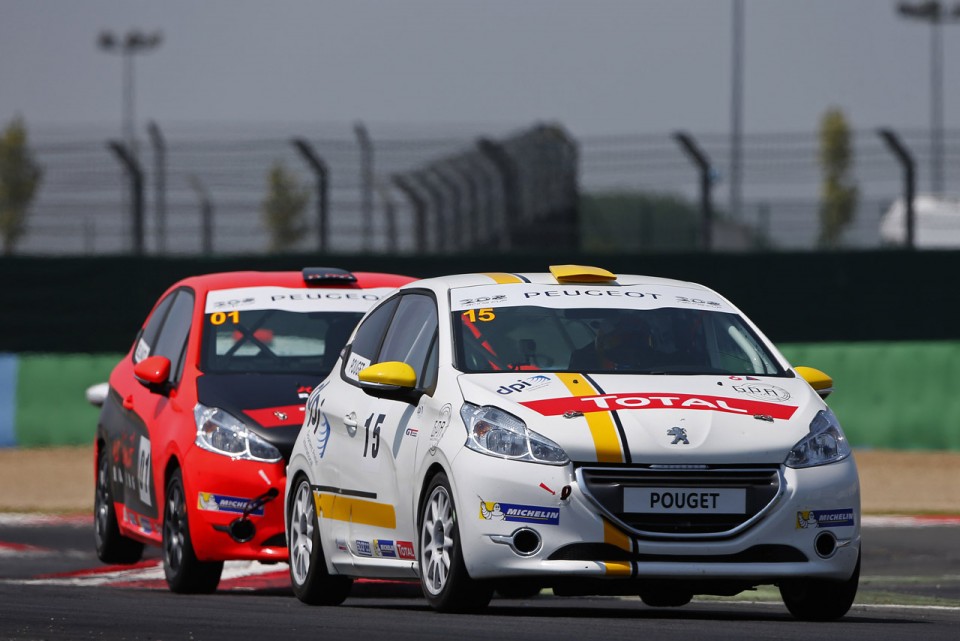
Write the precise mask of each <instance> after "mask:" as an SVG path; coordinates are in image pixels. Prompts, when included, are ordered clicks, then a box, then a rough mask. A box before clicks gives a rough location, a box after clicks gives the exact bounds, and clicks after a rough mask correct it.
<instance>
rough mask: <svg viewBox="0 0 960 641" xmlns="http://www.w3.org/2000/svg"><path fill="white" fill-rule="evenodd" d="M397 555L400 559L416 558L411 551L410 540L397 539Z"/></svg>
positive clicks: (411, 544)
mask: <svg viewBox="0 0 960 641" xmlns="http://www.w3.org/2000/svg"><path fill="white" fill-rule="evenodd" d="M397 556H398V557H400V558H401V559H409V560H411V561H413V560H414V559H416V558H417V555H416V553H415V552H414V551H413V543H411V542H410V541H397Z"/></svg>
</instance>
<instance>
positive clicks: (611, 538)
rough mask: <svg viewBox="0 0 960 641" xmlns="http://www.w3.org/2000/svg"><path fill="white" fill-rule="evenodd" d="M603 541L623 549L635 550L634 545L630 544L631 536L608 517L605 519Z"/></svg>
mask: <svg viewBox="0 0 960 641" xmlns="http://www.w3.org/2000/svg"><path fill="white" fill-rule="evenodd" d="M603 542H604V543H609V544H610V545H615V546H617V547H618V548H620V549H621V550H626V551H627V552H633V547H632V546H631V545H630V537H629V536H627V535H626V534H624V533H623V532H622V531H621V530H620V529H619V528H617V526H615V525H614V524H613V523H611V522H610V521H608V520H607V519H603Z"/></svg>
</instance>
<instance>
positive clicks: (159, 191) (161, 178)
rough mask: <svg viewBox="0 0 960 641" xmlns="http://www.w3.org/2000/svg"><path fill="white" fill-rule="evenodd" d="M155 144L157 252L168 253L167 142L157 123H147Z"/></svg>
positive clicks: (154, 200) (154, 202)
mask: <svg viewBox="0 0 960 641" xmlns="http://www.w3.org/2000/svg"><path fill="white" fill-rule="evenodd" d="M147 132H148V133H149V134H150V143H151V145H152V146H153V175H154V177H153V188H154V192H153V193H154V196H153V207H154V213H155V214H156V216H157V221H156V222H157V253H158V254H160V255H163V254H166V253H167V143H166V141H165V140H164V138H163V133H162V132H161V131H160V127H159V126H158V125H157V123H155V122H153V121H150V123H149V124H148V125H147Z"/></svg>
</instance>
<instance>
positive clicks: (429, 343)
mask: <svg viewBox="0 0 960 641" xmlns="http://www.w3.org/2000/svg"><path fill="white" fill-rule="evenodd" d="M437 325H438V321H437V304H436V303H435V302H434V300H433V298H431V297H430V296H426V295H424V294H406V295H404V296H402V297H401V298H400V305H399V306H398V307H397V314H396V316H394V319H393V322H392V323H391V324H390V329H389V330H387V335H386V337H385V338H384V340H383V347H382V348H381V349H380V354H379V356H378V357H377V362H381V363H382V362H384V361H402V362H404V363H406V364H408V365H409V366H410V367H412V368H413V370H414V371H415V372H416V373H417V385H418V386H419V387H424V385H425V384H426V383H427V378H429V377H427V376H425V375H424V374H425V372H426V371H427V368H426V364H427V357H428V356H429V355H430V350H431V348H432V347H433V346H434V343H435V342H436V341H435V340H434V337H435V336H436V334H437Z"/></svg>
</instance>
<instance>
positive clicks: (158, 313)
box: [133, 290, 179, 364]
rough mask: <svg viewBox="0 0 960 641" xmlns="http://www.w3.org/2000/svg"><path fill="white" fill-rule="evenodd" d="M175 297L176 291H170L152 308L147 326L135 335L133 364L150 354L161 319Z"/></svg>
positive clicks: (161, 322) (164, 316)
mask: <svg viewBox="0 0 960 641" xmlns="http://www.w3.org/2000/svg"><path fill="white" fill-rule="evenodd" d="M178 291H179V290H178ZM176 297H177V292H172V293H171V294H169V295H168V296H167V297H166V298H164V299H163V300H162V301H160V303H159V304H158V305H157V307H156V309H154V310H153V314H151V315H150V322H149V323H147V326H146V327H144V328H143V331H142V332H140V335H139V336H138V337H137V345H136V348H135V349H134V350H133V362H134V363H135V364H136V363H139V362H140V361H142V360H143V359H145V358H146V357H147V356H150V353H151V352H152V351H153V347H154V345H156V341H157V334H158V333H159V332H160V327H161V326H162V325H163V319H165V318H166V317H167V312H168V311H169V310H170V305H171V304H172V303H173V299H174V298H176Z"/></svg>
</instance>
